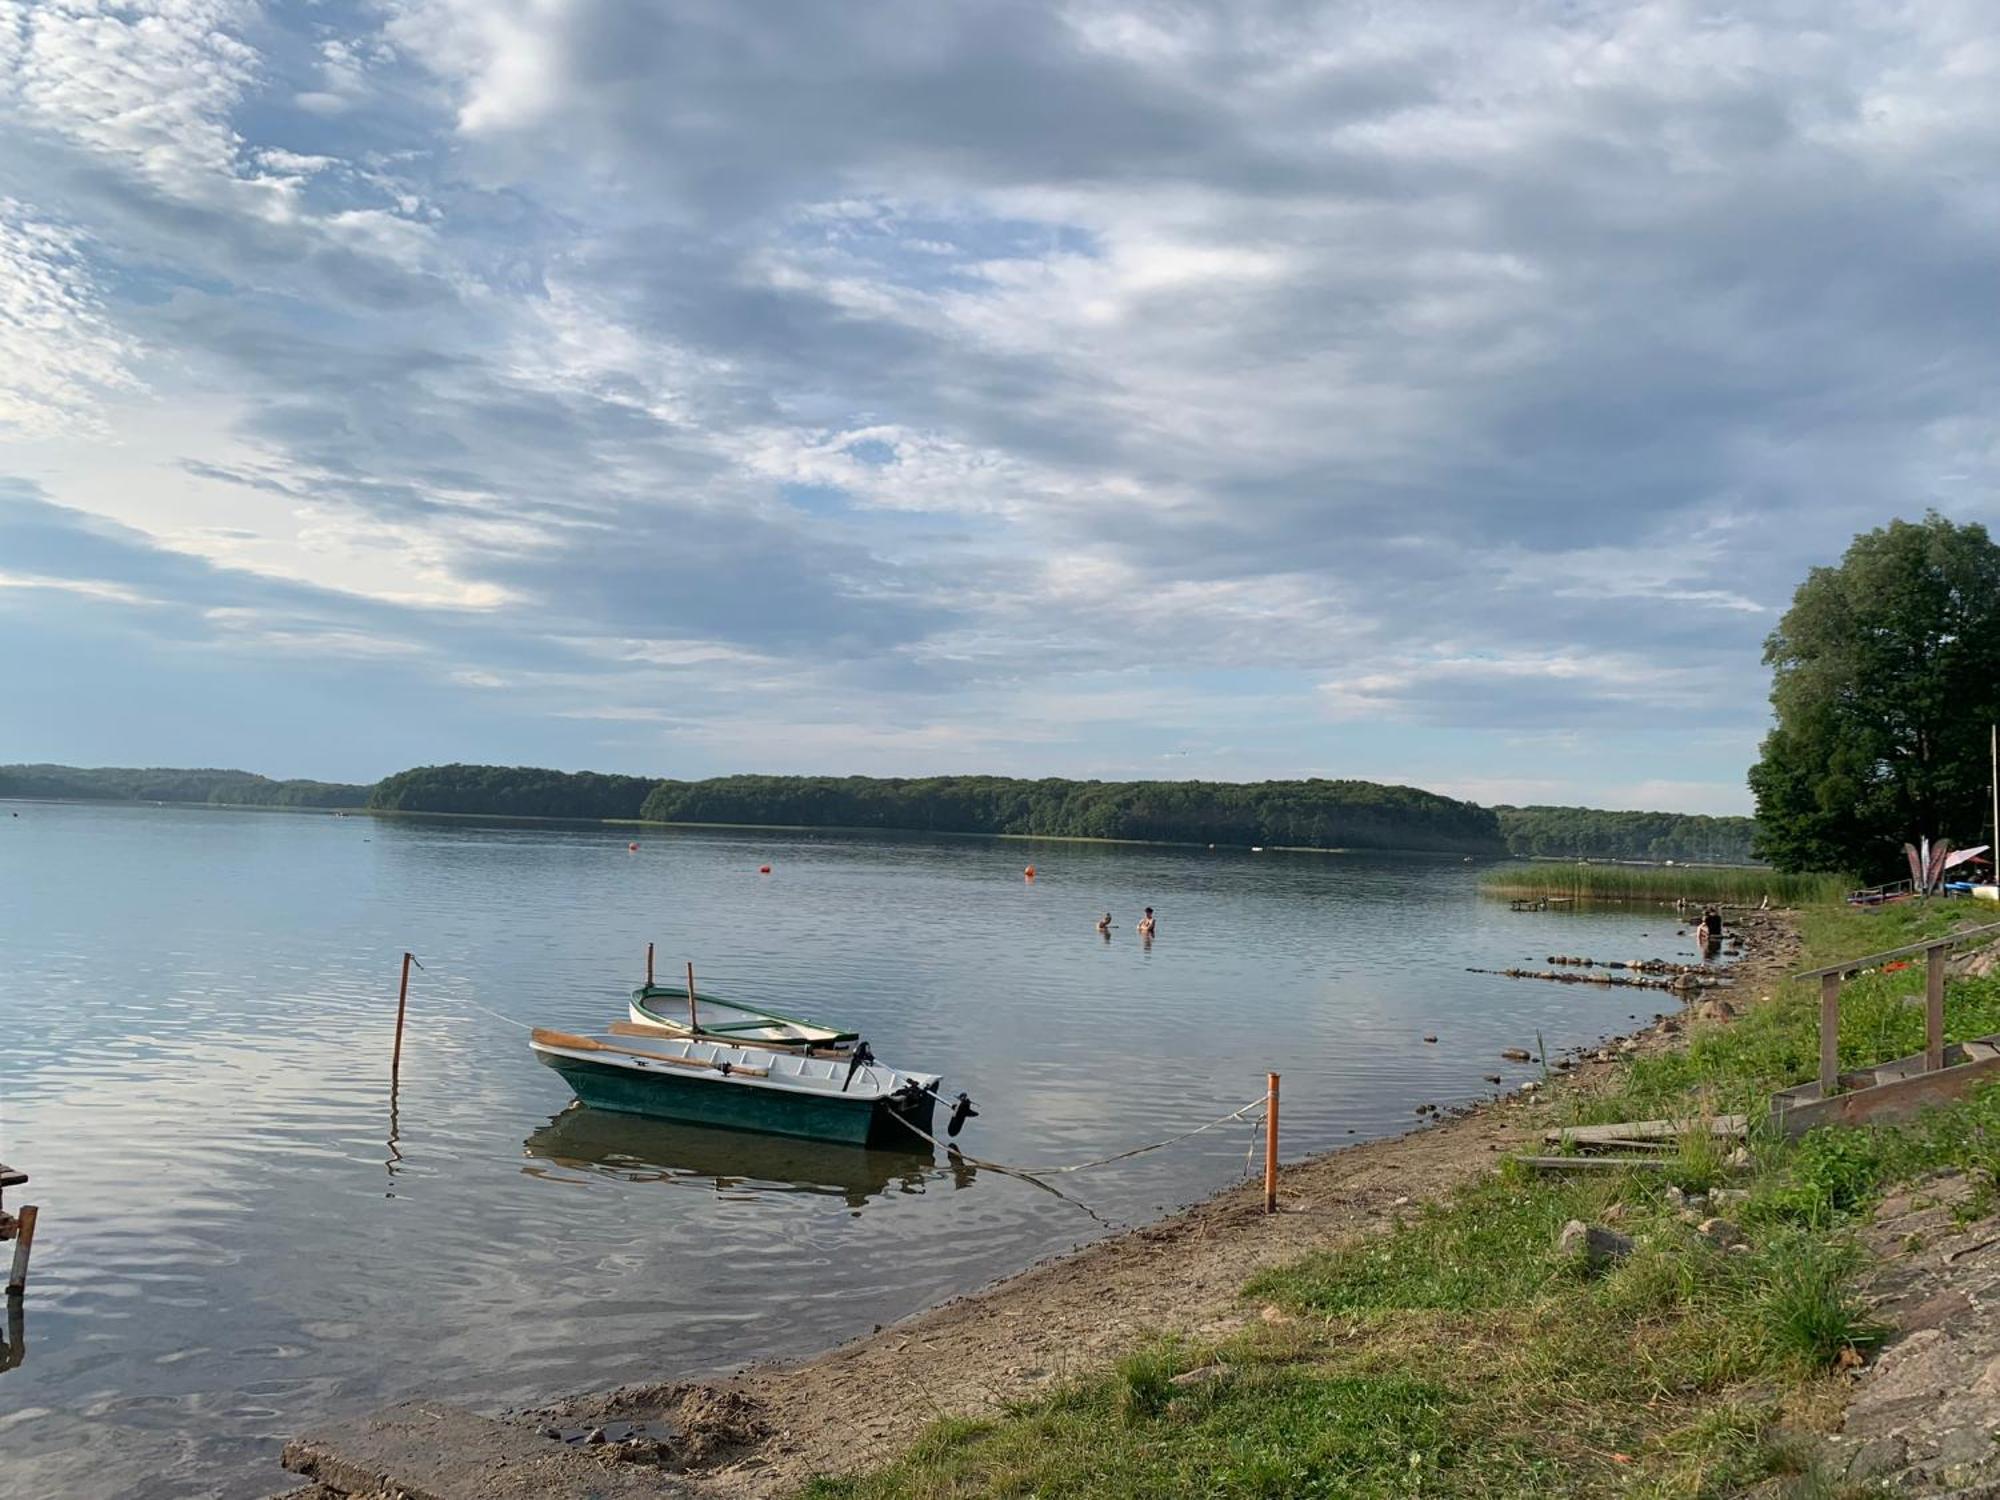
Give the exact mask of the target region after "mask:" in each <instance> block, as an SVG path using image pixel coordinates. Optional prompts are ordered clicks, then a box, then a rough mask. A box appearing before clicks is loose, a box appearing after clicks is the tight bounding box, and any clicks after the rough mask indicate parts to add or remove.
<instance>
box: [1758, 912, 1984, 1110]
mask: <svg viewBox="0 0 2000 1500" xmlns="http://www.w3.org/2000/svg"><path fill="white" fill-rule="evenodd" d="M1994 937H2000V922H1988V923H1987V924H1986V925H1985V926H1983V927H1968V928H1967V929H1966V930H1965V931H1963V932H1955V933H1953V934H1951V935H1950V936H1949V937H1941V938H1933V939H1931V940H1930V941H1929V942H1925V943H1910V944H1907V945H1905V946H1904V947H1901V948H1888V949H1885V950H1883V951H1882V952H1880V953H1865V954H1863V955H1862V956H1861V957H1859V958H1850V959H1848V960H1846V961H1845V962H1843V963H1837V964H1829V965H1828V966H1827V967H1825V968H1823V969H1807V970H1806V971H1805V972H1804V973H1801V974H1794V975H1793V976H1792V978H1794V979H1817V980H1818V981H1819V1092H1820V1097H1821V1098H1823V1099H1830V1098H1832V1097H1833V1095H1834V1094H1835V1093H1837V1092H1838V1091H1839V1089H1840V982H1841V981H1842V980H1843V979H1845V978H1846V977H1847V976H1848V975H1850V974H1855V973H1859V972H1860V971H1861V970H1863V969H1873V968H1875V967H1877V966H1878V965H1881V964H1884V963H1888V962H1890V961H1891V960H1894V959H1898V958H1914V957H1915V956H1916V955H1917V954H1919V953H1921V954H1923V955H1924V1071H1925V1072H1926V1073H1935V1072H1936V1071H1937V1070H1938V1069H1940V1068H1942V1067H1943V1066H1944V969H1945V961H1946V959H1947V958H1949V957H1950V955H1951V950H1952V949H1954V948H1958V947H1962V946H1963V945H1965V944H1967V943H1971V942H1986V941H1988V940H1990V939H1992V938H1994Z"/></svg>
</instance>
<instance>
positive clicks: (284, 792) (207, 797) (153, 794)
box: [0, 765, 371, 807]
mask: <svg viewBox="0 0 2000 1500" xmlns="http://www.w3.org/2000/svg"><path fill="white" fill-rule="evenodd" d="M370 790H371V788H369V787H365V786H349V785H346V784H344V783H342V782H336V781H273V780H271V778H270V777H268V776H258V775H255V774H254V773H252V772H249V771H220V770H192V771H191V770H173V769H168V768H164V767H153V768H149V769H140V768H137V767H131V766H90V767H85V766H49V765H23V766H0V797H45V798H59V799H63V800H71V801H81V802H203V803H208V804H211V805H213V806H216V807H365V806H367V805H368V793H369V792H370Z"/></svg>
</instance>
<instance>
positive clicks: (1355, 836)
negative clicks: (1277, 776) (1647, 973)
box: [642, 776, 1501, 853]
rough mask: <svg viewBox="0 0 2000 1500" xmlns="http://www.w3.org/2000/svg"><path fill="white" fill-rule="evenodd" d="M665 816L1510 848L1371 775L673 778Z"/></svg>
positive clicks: (655, 803) (654, 816)
mask: <svg viewBox="0 0 2000 1500" xmlns="http://www.w3.org/2000/svg"><path fill="white" fill-rule="evenodd" d="M642 816H643V817H645V818H646V819H647V820H648V821H651V822H660V823H780V824H799V825H803V826H806V827H840V828H883V829H901V830H907V831H914V832H925V833H1021V834H1042V835H1048V836H1055V837H1067V838H1102V839H1141V840H1150V841H1157V842H1174V843H1196V844H1239V845H1241V844H1269V845H1273V846H1279V845H1289V846H1293V847H1301V848H1313V849H1339V848H1349V849H1415V850H1453V851H1468V852H1491V853H1497V852H1499V850H1500V847H1501V844H1500V832H1499V827H1498V825H1497V823H1496V822H1495V821H1494V817H1493V814H1492V813H1491V812H1489V811H1488V810H1487V809H1485V808H1483V807H1479V806H1477V805H1476V804H1474V803H1470V802H1459V801H1455V800H1453V799H1452V798H1450V797H1441V796H1439V795H1437V794H1436V793H1435V792H1425V791H1419V790H1418V789H1417V788H1415V787H1406V786H1383V785H1379V784H1377V783H1375V782H1369V781H1322V780H1312V781H1260V782H1249V783H1235V782H1216V781H1065V780H1060V779H1057V778H1053V777H1051V778H1045V779H1042V780H1038V781H1026V780H1018V779H1015V778H1013V777H1006V776H925V777H912V778H903V777H888V778H878V777H870V776H720V777H716V778H714V779H712V780H708V781H663V782H661V783H660V784H659V785H658V787H656V788H655V789H654V791H653V793H652V795H651V796H649V797H648V798H647V799H646V802H645V806H644V808H643V810H642Z"/></svg>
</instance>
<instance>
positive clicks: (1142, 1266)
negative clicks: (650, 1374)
mask: <svg viewBox="0 0 2000 1500" xmlns="http://www.w3.org/2000/svg"><path fill="white" fill-rule="evenodd" d="M1744 929H1745V931H1746V935H1747V936H1748V938H1749V947H1748V952H1747V954H1746V957H1745V958H1744V960H1743V961H1742V962H1741V963H1740V964H1739V965H1738V966H1737V971H1736V980H1737V983H1736V986H1735V989H1734V996H1733V998H1734V1002H1735V1004H1736V1005H1737V1006H1738V1008H1739V1009H1740V1008H1742V1007H1744V1006H1746V1005H1752V1004H1755V1003H1756V1002H1757V1000H1758V998H1759V997H1760V995H1763V994H1765V993H1767V992H1768V991H1769V990H1770V989H1771V988H1772V987H1773V986H1774V985H1775V984H1776V982H1777V981H1778V980H1779V979H1781V978H1782V977H1783V975H1784V974H1785V973H1786V972H1787V970H1788V968H1789V966H1790V965H1791V964H1792V963H1793V960H1794V959H1795V957H1796V953H1797V937H1796V934H1795V933H1794V931H1793V929H1792V926H1791V924H1790V922H1789V921H1788V920H1787V918H1786V917H1785V915H1784V914H1782V913H1771V914H1768V915H1753V916H1749V917H1746V918H1745V921H1744ZM1687 1024H1689V1023H1688V1021H1687V1019H1686V1016H1685V1013H1683V1012H1681V1011H1678V1010H1676V1011H1675V1012H1673V1013H1670V1014H1666V1015H1664V1016H1662V1017H1660V1018H1659V1019H1657V1020H1655V1021H1654V1022H1653V1023H1652V1024H1651V1025H1649V1026H1647V1027H1645V1028H1644V1029H1642V1030H1640V1031H1639V1032H1637V1033H1635V1034H1634V1035H1633V1036H1631V1037H1628V1038H1623V1039H1611V1040H1609V1041H1607V1042H1606V1043H1604V1044H1601V1045H1600V1046H1598V1047H1594V1048H1586V1049H1583V1052H1582V1055H1581V1056H1579V1057H1577V1058H1574V1059H1567V1058H1566V1059H1563V1060H1562V1061H1564V1062H1566V1063H1571V1064H1572V1065H1571V1066H1570V1067H1568V1068H1567V1070H1566V1071H1561V1072H1558V1073H1557V1074H1556V1075H1555V1076H1554V1078H1553V1079H1552V1081H1551V1084H1550V1085H1549V1087H1548V1088H1547V1089H1541V1090H1535V1089H1531V1090H1529V1091H1525V1092H1517V1093H1512V1094H1509V1095H1505V1096H1502V1097H1499V1098H1496V1099H1494V1100H1492V1101H1490V1102H1487V1103H1483V1104H1478V1105H1474V1106H1471V1107H1469V1108H1466V1109H1464V1110H1462V1111H1459V1112H1456V1113H1455V1114H1452V1115H1449V1116H1447V1117H1446V1118H1443V1119H1441V1120H1439V1121H1438V1122H1437V1123H1435V1124H1432V1125H1429V1126H1426V1127H1422V1128H1419V1129H1416V1130H1413V1131H1411V1132H1410V1133H1408V1134H1406V1135H1402V1136H1398V1137H1395V1138H1392V1139H1387V1140H1376V1141H1369V1142H1365V1143H1360V1144H1357V1145H1354V1146H1350V1147H1345V1148H1341V1149H1336V1150H1333V1151H1330V1152H1327V1153H1324V1154H1322V1155H1319V1156H1316V1157H1313V1158H1311V1159H1309V1160H1306V1161H1301V1162H1297V1163H1293V1164H1290V1165H1288V1166H1287V1167H1286V1168H1285V1169H1284V1171H1283V1174H1282V1177H1281V1186H1280V1192H1279V1212H1278V1213H1276V1214H1275V1215H1267V1214H1265V1213H1264V1212H1263V1198H1262V1191H1261V1186H1260V1185H1257V1184H1252V1183H1246V1184H1244V1185H1241V1186H1239V1187H1236V1188H1233V1189H1230V1190H1228V1191H1225V1192H1222V1193H1219V1194H1217V1195H1216V1196H1214V1197H1212V1198H1210V1199H1208V1200H1206V1201H1204V1202H1202V1203H1199V1204H1196V1205H1194V1206H1193V1207H1191V1208H1188V1209H1185V1210H1183V1211H1181V1212H1179V1213H1176V1214H1173V1215H1171V1216H1169V1217H1167V1218H1165V1219H1162V1220H1160V1221H1158V1222H1156V1223H1153V1224H1149V1225H1146V1226H1144V1227H1141V1228H1138V1229H1133V1230H1129V1231H1126V1232H1123V1233H1120V1234H1117V1235H1114V1236H1111V1237H1109V1238H1107V1239H1104V1240H1101V1241H1098V1242H1096V1243H1093V1244H1090V1245H1088V1246H1085V1247H1083V1248H1082V1249H1079V1250H1076V1251H1073V1252H1070V1253H1068V1254H1065V1255H1061V1256H1058V1257H1054V1258H1051V1259H1049V1260H1047V1261H1044V1262H1042V1263H1040V1264H1037V1265H1035V1266H1032V1267H1030V1268H1028V1269H1026V1270H1023V1271H1021V1272H1019V1273H1018V1274H1016V1275H1013V1276H1010V1277H1008V1278H1006V1279H1004V1280H1001V1281H999V1282H997V1283H994V1284H993V1285H991V1286H989V1287H987V1288H985V1289H983V1290H981V1291H977V1292H974V1293H971V1294H969V1295H967V1296H963V1297H958V1298H955V1299H953V1300H951V1301H948V1302H945V1303H943V1304H941V1305H939V1306H936V1307H933V1308H930V1309H928V1310H927V1311H924V1312H922V1313H918V1314H916V1315H914V1316H912V1317H910V1318H906V1319H904V1320H902V1321H900V1322H897V1323H894V1324H891V1325H888V1326H886V1327H883V1328H880V1329H878V1330H876V1331H875V1332H873V1333H871V1334H869V1335H866V1336H864V1337H861V1338H858V1339H855V1340H853V1341H851V1342H849V1343H846V1344H843V1345H841V1346H839V1347H837V1348H835V1349H832V1350H830V1351H827V1352H825V1353H823V1354H819V1355H817V1356H815V1357H813V1358H810V1359H806V1360H804V1361H800V1362H792V1363H777V1362H771V1363H760V1364H754V1365H751V1366H749V1367H747V1368H745V1369H743V1370H741V1371H739V1372H738V1373H736V1374H734V1375H731V1376H728V1377H724V1378H720V1379H706V1380H690V1381H671V1382H666V1383H662V1384H658V1385H641V1386H626V1387H622V1388H620V1389H618V1390H614V1391H610V1392H606V1393H598V1394H589V1395H581V1396H576V1397H572V1398H569V1399H567V1400H562V1401H558V1402H555V1403H553V1404H551V1405H548V1406H545V1407H541V1408H537V1409H534V1410H531V1411H525V1412H520V1413H510V1414H509V1415H508V1417H507V1418H505V1419H503V1420H505V1421H507V1422H509V1423H510V1424H513V1423H518V1424H520V1425H523V1426H527V1427H531V1428H535V1429H555V1430H557V1431H560V1432H564V1433H574V1432H576V1431H579V1430H588V1429H591V1428H597V1427H603V1428H605V1429H607V1431H613V1432H618V1433H625V1432H633V1431H636V1432H638V1433H642V1434H647V1435H648V1436H646V1437H641V1438H638V1439H636V1440H635V1441H634V1442H633V1443H631V1444H620V1443H617V1442H611V1443H607V1444H605V1445H603V1447H601V1448H600V1449H599V1450H598V1451H599V1452H602V1453H603V1454H604V1457H605V1459H606V1460H607V1461H609V1460H610V1459H611V1458H612V1457H613V1450H617V1449H620V1448H631V1449H636V1450H637V1451H638V1452H639V1453H642V1454H644V1455H645V1456H646V1457H647V1459H648V1460H649V1461H648V1462H647V1463H646V1464H644V1465H639V1464H632V1463H629V1462H628V1463H625V1464H621V1465H619V1467H620V1468H621V1469H622V1470H623V1471H624V1473H625V1474H626V1475H627V1476H631V1477H637V1476H638V1475H639V1474H650V1475H654V1476H657V1481H658V1484H659V1489H658V1491H657V1492H658V1493H661V1494H689V1495H697V1496H723V1495H728V1496H779V1495H790V1494H793V1493H796V1491H797V1490H798V1489H799V1487H800V1486H801V1485H803V1484H804V1483H805V1482H806V1481H808V1480H809V1479H810V1478H812V1477H813V1476H814V1475H817V1474H839V1473H843V1472H849V1471H851V1470H854V1469H856V1468H859V1467H862V1466H865V1465H868V1464H870V1463H877V1462H880V1461H881V1460H882V1459H883V1458H885V1457H886V1456H888V1455H890V1454H892V1453H894V1452H896V1451H899V1450H900V1449H901V1448H902V1447H904V1446H906V1445H907V1444H908V1443H910V1442H911V1441H912V1440H914V1439H915V1438H916V1437H917V1436H918V1435H919V1434H920V1433H921V1432H922V1431H923V1429H924V1428H925V1427H926V1426H928V1425H929V1424H930V1423H932V1422H934V1421H936V1420H938V1419H939V1418H941V1417H960V1416H978V1415H981V1414H984V1413H989V1412H993V1411H995V1410H998V1409H1000V1408H1002V1407H1004V1406H1006V1405H1007V1404H1008V1403H1010V1402H1014V1401H1018V1400H1021V1399H1023V1398H1028V1397H1032V1396H1034V1395H1035V1394H1037V1393H1038V1392H1040V1391H1041V1390H1043V1389H1044V1388H1046V1387H1048V1386H1050V1385H1051V1384H1053V1383H1055V1382H1059V1381H1062V1380H1064V1379H1065V1378H1068V1377H1071V1376H1075V1375H1080V1374H1083V1373H1085V1372H1086V1371H1089V1370H1093V1369H1098V1368H1101V1367H1103V1366H1104V1365H1106V1364H1107V1363H1109V1362H1110V1361H1112V1360H1114V1359H1115V1358H1117V1357H1119V1356H1120V1355H1123V1354H1125V1353H1127V1352H1129V1351H1131V1350H1132V1349H1134V1348H1136V1347H1138V1346H1139V1345H1141V1344H1142V1343H1144V1342H1145V1341H1147V1340H1149V1339H1152V1338H1157V1337H1158V1336H1160V1335H1180V1336H1184V1337H1188V1338H1192V1339H1199V1340H1213V1339H1216V1338H1218V1337H1221V1336H1224V1335H1227V1334H1228V1333H1230V1332H1231V1331H1233V1330H1235V1329H1238V1328H1240V1327H1242V1326H1244V1325H1246V1324H1248V1323H1251V1322H1253V1321H1256V1320H1258V1319H1260V1318H1262V1319H1266V1320H1271V1319H1275V1318H1277V1317H1280V1316H1281V1314H1279V1312H1278V1310H1277V1309H1276V1308H1267V1307H1262V1306H1260V1305H1258V1304H1257V1303H1256V1302H1255V1301H1253V1300H1248V1299H1246V1298H1245V1296H1244V1293H1243V1288H1244V1285H1245V1283H1246V1282H1247V1281H1248V1280H1249V1279H1250V1277H1251V1276H1252V1275H1253V1274H1254V1273H1255V1272H1257V1271H1258V1270H1260V1269H1262V1268H1265V1267H1268V1266H1271V1265H1275V1264H1277V1263H1280V1262H1283V1261H1287V1260H1291V1259H1295V1258H1296V1257H1298V1256H1300V1255H1302V1254H1304V1253H1306V1252H1308V1251H1311V1250H1314V1249H1318V1248H1323V1247H1325V1246H1328V1245H1331V1244H1336V1243H1339V1242H1341V1241H1343V1240H1347V1239H1351V1238H1353V1237H1356V1236H1362V1235H1367V1234H1370V1233H1374V1232H1379V1231H1381V1230H1384V1229H1387V1228H1389V1227H1391V1226H1392V1225H1393V1224H1394V1223H1395V1222H1396V1221H1397V1219H1398V1218H1407V1217H1409V1216H1410V1215H1411V1214H1412V1213H1413V1212H1414V1211H1416V1209H1417V1208H1418V1206H1420V1205H1422V1204H1423V1203H1425V1202H1427V1201H1430V1200H1434V1199H1437V1198H1439V1197H1442V1196H1443V1195H1445V1194H1446V1193H1448V1192H1449V1191H1451V1190H1452V1189H1453V1188H1455V1187H1458V1186H1459V1185H1461V1184H1463V1183H1465V1182H1467V1181H1469V1180H1472V1179H1475V1178H1477V1177H1480V1176H1482V1175H1484V1174H1486V1173H1489V1172H1491V1171H1493V1170H1494V1168H1495V1167H1496V1165H1497V1163H1498V1162H1499V1161H1500V1160H1501V1159H1502V1157H1504V1156H1505V1155H1506V1154H1507V1153H1509V1152H1512V1151H1517V1150H1520V1149H1522V1148H1524V1147H1527V1146H1529V1145H1531V1144H1532V1143H1534V1142H1535V1141H1537V1140H1538V1139H1539V1134H1540V1132H1541V1131H1542V1130H1543V1129H1544V1128H1546V1122H1547V1117H1548V1115H1549V1113H1550V1109H1549V1105H1550V1101H1551V1097H1552V1096H1554V1095H1557V1094H1560V1093H1562V1092H1564V1091H1570V1090H1593V1089H1596V1088H1598V1087H1600V1086H1602V1085H1603V1084H1604V1083H1606V1082H1607V1081H1609V1080H1611V1079H1612V1078H1614V1077H1615V1076H1616V1074H1617V1072H1618V1067H1617V1064H1616V1062H1615V1061H1614V1060H1612V1059H1615V1058H1616V1057H1619V1056H1623V1055H1629V1054H1630V1053H1631V1052H1632V1051H1635V1050H1636V1051H1639V1052H1646V1051H1654V1050H1661V1049H1666V1048H1670V1047H1673V1046H1675V1045H1677V1041H1678V1038H1679V1037H1680V1035H1681V1033H1682V1032H1683V1031H1684V1029H1685V1027H1686V1026H1687ZM1703 1024H1712V1023H1703ZM772 1317H773V1318H774V1319H781V1318H782V1317H783V1309H782V1299H779V1300H778V1301H776V1302H775V1303H774V1307H773V1312H772ZM429 1440H430V1441H446V1440H448V1434H447V1433H439V1434H432V1435H431V1438H430V1439H429ZM550 1446H551V1447H553V1446H554V1445H553V1444H551V1445H550ZM293 1456H294V1457H301V1458H303V1457H305V1456H306V1455H305V1454H304V1453H303V1452H302V1453H301V1454H297V1455H293ZM571 1456H580V1455H576V1454H575V1451H574V1450H571ZM628 1456H629V1455H628ZM289 1461H290V1459H288V1462H289ZM655 1463H657V1464H658V1465H659V1466H658V1467H655V1466H654V1465H655ZM516 1477H517V1478H520V1479H527V1478H528V1476H527V1475H525V1474H521V1475H518V1476H516ZM550 1477H553V1476H550ZM486 1492H487V1493H492V1494H495V1495H500V1494H505V1493H512V1492H511V1491H508V1490H505V1489H501V1488H494V1489H490V1490H488V1491H486ZM532 1492H533V1491H531V1490H522V1491H521V1493H524V1494H525V1493H532ZM303 1493H304V1494H306V1495H313V1494H315V1493H317V1494H319V1495H327V1494H333V1493H341V1492H339V1491H318V1492H315V1491H311V1490H309V1491H306V1492H303Z"/></svg>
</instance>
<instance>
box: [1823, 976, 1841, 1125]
mask: <svg viewBox="0 0 2000 1500" xmlns="http://www.w3.org/2000/svg"><path fill="white" fill-rule="evenodd" d="M1819 1092H1820V1097H1821V1098H1825V1099H1831V1098H1832V1097H1833V1096H1834V1095H1835V1094H1837V1093H1839V1092H1840V976H1839V975H1838V974H1822V975H1821V976H1820V981H1819Z"/></svg>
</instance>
